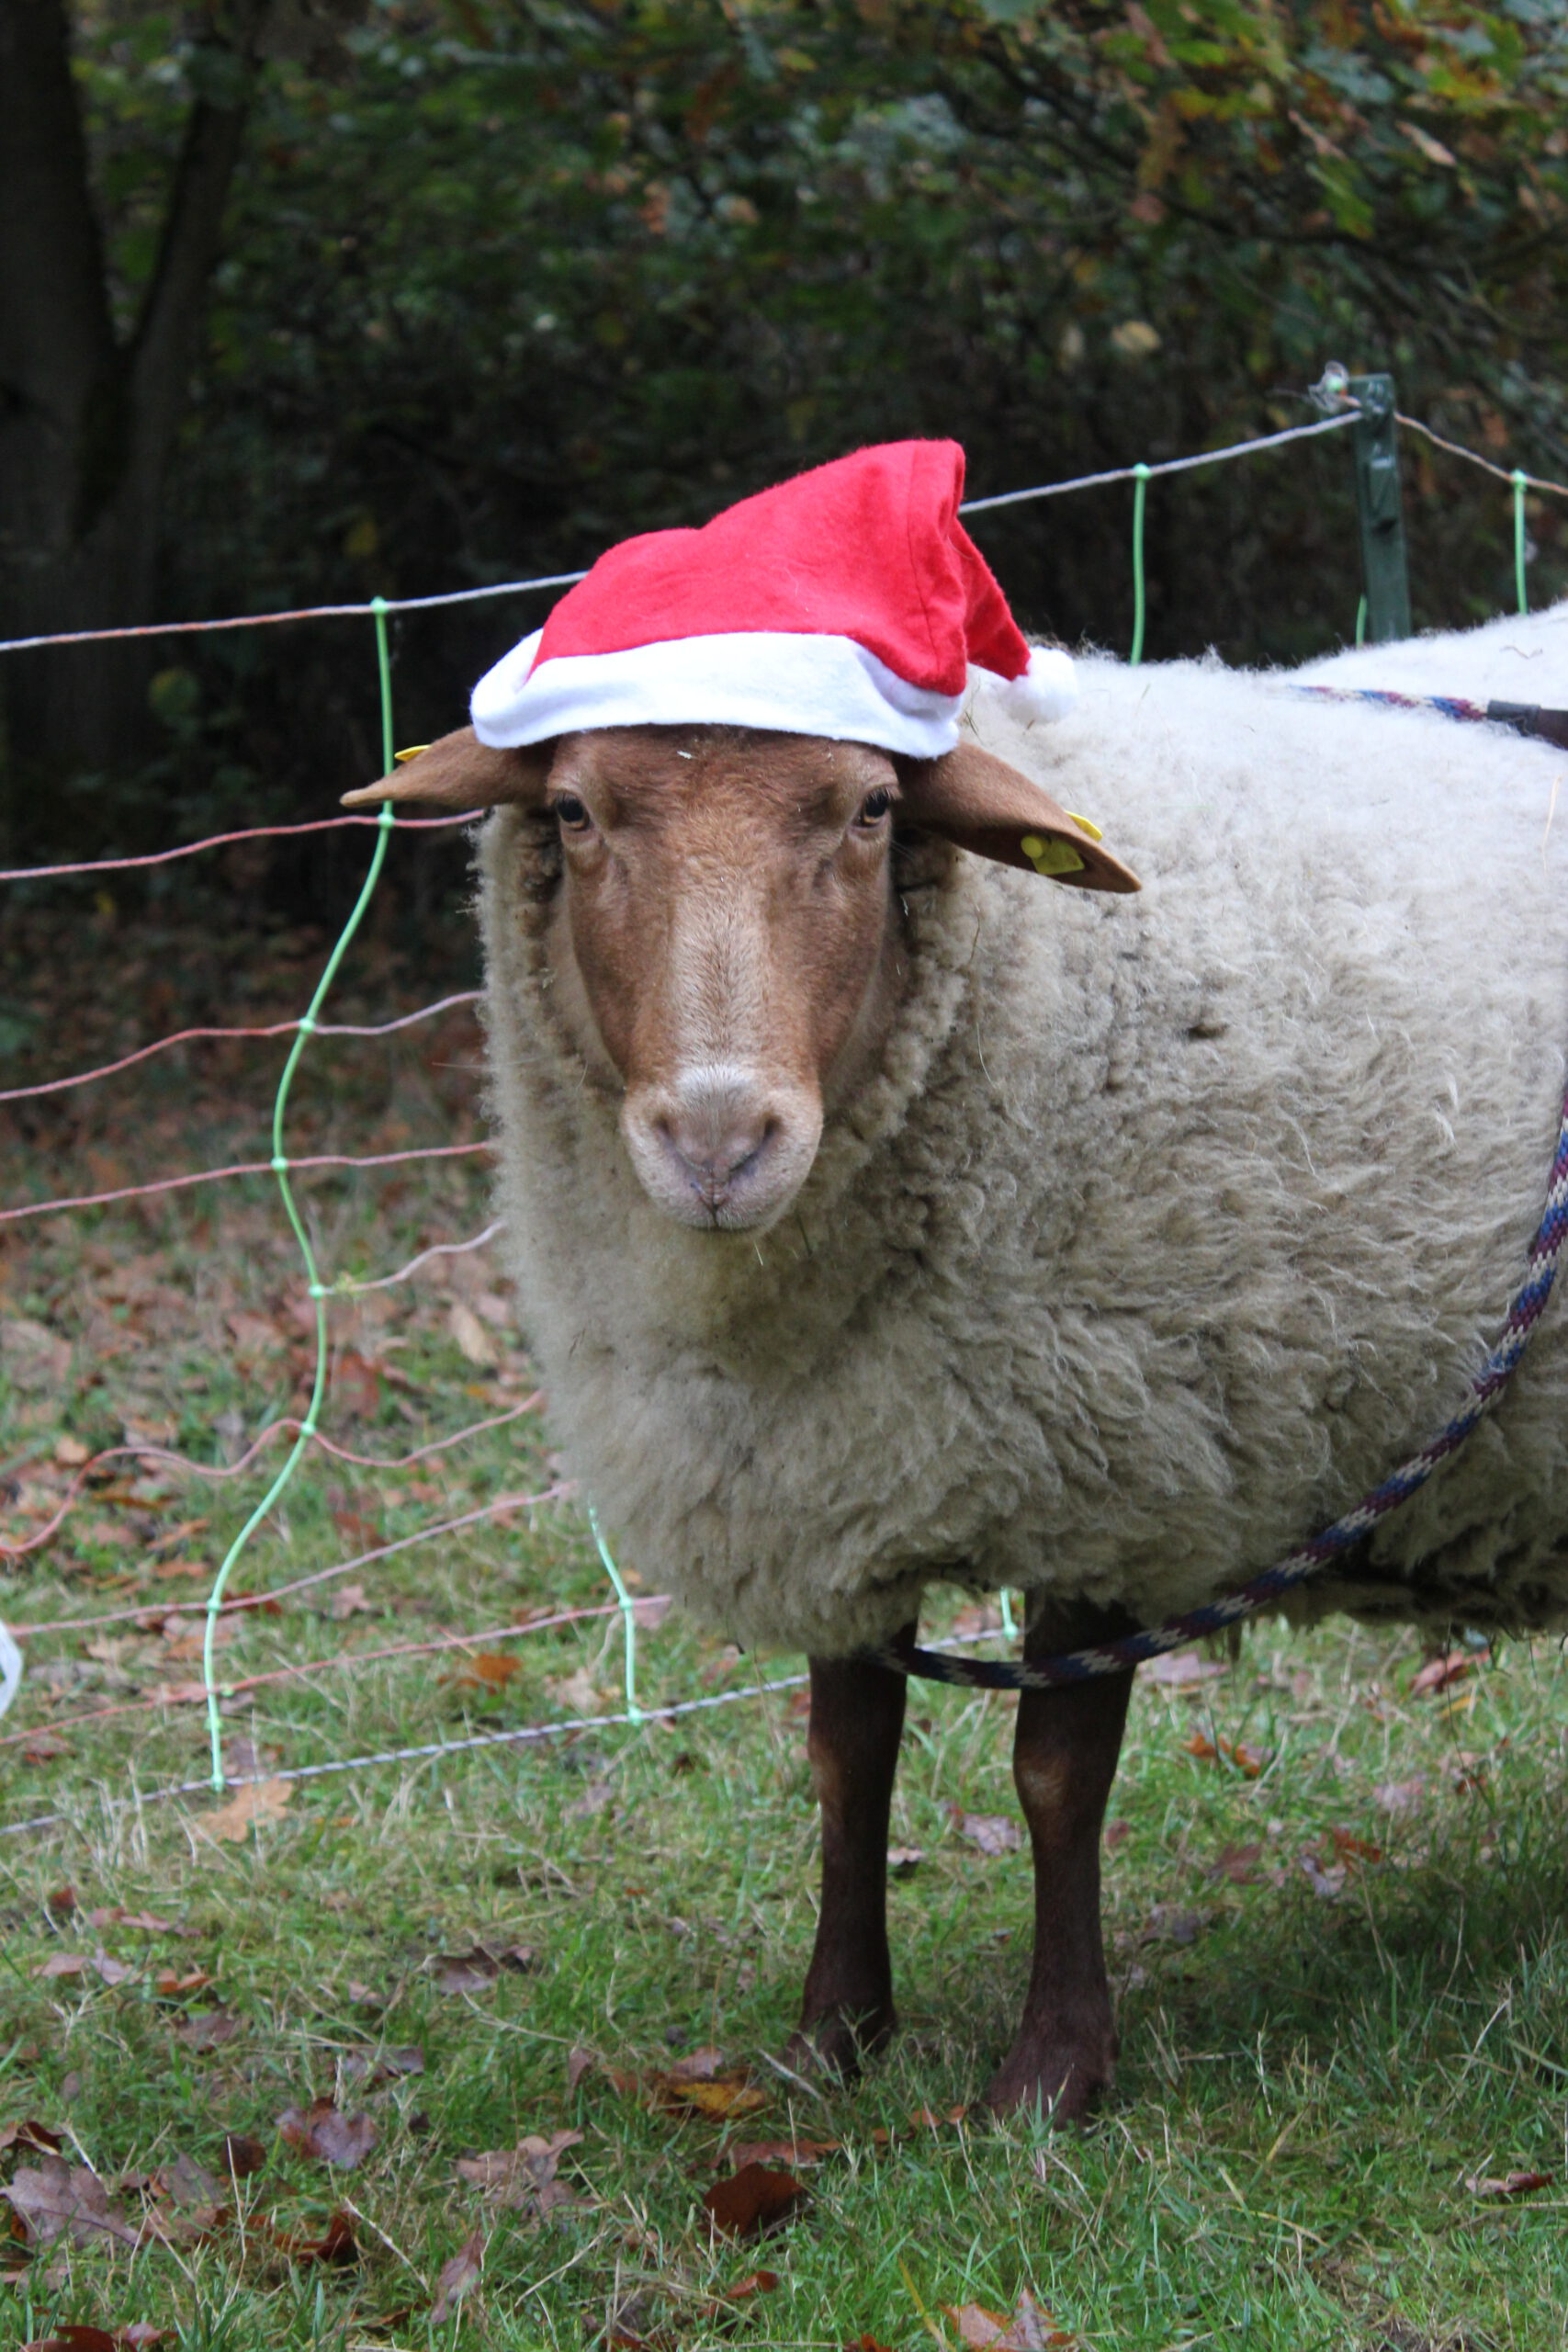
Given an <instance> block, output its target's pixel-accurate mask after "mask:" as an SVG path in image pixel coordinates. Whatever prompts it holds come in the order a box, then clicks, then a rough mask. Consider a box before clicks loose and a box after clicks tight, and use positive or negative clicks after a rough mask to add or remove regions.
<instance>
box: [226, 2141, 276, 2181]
mask: <svg viewBox="0 0 1568 2352" xmlns="http://www.w3.org/2000/svg"><path fill="white" fill-rule="evenodd" d="M265 2162H266V2149H265V2145H264V2143H262V2142H261V2141H260V2140H255V2139H253V2138H252V2136H251V2134H250V2133H249V2132H248V2131H225V2132H224V2134H223V2169H224V2171H225V2172H226V2173H230V2174H231V2175H232V2176H233V2177H234V2178H235V2179H236V2180H248V2179H249V2178H250V2177H251V2175H252V2173H254V2172H260V2170H261V2168H262V2166H263V2165H265Z"/></svg>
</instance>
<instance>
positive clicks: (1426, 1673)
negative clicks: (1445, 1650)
mask: <svg viewBox="0 0 1568 2352" xmlns="http://www.w3.org/2000/svg"><path fill="white" fill-rule="evenodd" d="M1471 1667H1472V1658H1471V1656H1470V1653H1469V1651H1468V1650H1450V1652H1449V1654H1448V1656H1447V1657H1429V1658H1428V1659H1427V1663H1426V1665H1425V1666H1424V1667H1422V1668H1421V1669H1420V1671H1419V1672H1418V1673H1417V1674H1416V1676H1415V1677H1414V1679H1412V1681H1411V1685H1410V1696H1411V1697H1412V1698H1413V1699H1424V1698H1425V1697H1426V1696H1427V1692H1428V1691H1447V1690H1450V1689H1451V1687H1452V1685H1453V1684H1454V1683H1456V1682H1462V1681H1463V1680H1464V1678H1465V1676H1466V1675H1467V1674H1468V1673H1469V1672H1470V1670H1471Z"/></svg>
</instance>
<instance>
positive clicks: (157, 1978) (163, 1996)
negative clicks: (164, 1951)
mask: <svg viewBox="0 0 1568 2352" xmlns="http://www.w3.org/2000/svg"><path fill="white" fill-rule="evenodd" d="M211 1982H212V1979H211V1977H210V1976H209V1974H208V1973H207V1971H206V1969H205V1968H187V1969H186V1972H185V1974H184V1975H183V1976H182V1975H181V1973H180V1972H179V1970H178V1969H177V1968H160V1969H158V1970H156V1971H155V1972H154V1973H153V1977H152V1990H153V1991H154V1993H156V1994H157V1996H158V1998H159V1999H160V2000H161V2001H182V2000H184V1998H185V1996H186V1994H187V1993H205V1992H206V1990H207V1988H208V1986H209V1985H210V1984H211Z"/></svg>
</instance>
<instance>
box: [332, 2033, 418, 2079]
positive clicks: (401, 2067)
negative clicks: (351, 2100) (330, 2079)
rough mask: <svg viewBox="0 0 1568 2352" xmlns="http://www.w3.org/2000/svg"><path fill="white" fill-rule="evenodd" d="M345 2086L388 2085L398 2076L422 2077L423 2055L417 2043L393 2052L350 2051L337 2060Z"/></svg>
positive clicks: (401, 2045)
mask: <svg viewBox="0 0 1568 2352" xmlns="http://www.w3.org/2000/svg"><path fill="white" fill-rule="evenodd" d="M339 2065H340V2069H341V2072H342V2075H343V2078H344V2082H345V2083H367V2082H368V2083H389V2082H392V2081H394V2080H395V2079H396V2078H397V2077H398V2076H399V2075H423V2072H424V2052H423V2050H422V2049H421V2048H420V2046H419V2044H418V2042H417V2041H405V2042H402V2043H401V2044H400V2045H399V2046H398V2047H397V2048H395V2049H386V2050H380V2051H370V2050H351V2051H350V2052H348V2054H347V2056H346V2057H344V2058H343V2059H341V2060H340V2061H339Z"/></svg>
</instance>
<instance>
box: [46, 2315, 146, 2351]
mask: <svg viewBox="0 0 1568 2352" xmlns="http://www.w3.org/2000/svg"><path fill="white" fill-rule="evenodd" d="M121 2340H122V2339H121V2338H120V2337H119V2336H118V2335H110V2334H109V2331H108V2329H107V2327H86V2326H85V2325H84V2324H82V2322H81V2321H79V2320H66V2321H65V2322H64V2323H63V2324H62V2325H61V2326H60V2327H57V2328H56V2329H55V2331H54V2334H53V2335H36V2336H34V2338H33V2340H32V2342H31V2343H30V2344H24V2345H23V2346H22V2352H120V2345H121Z"/></svg>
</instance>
